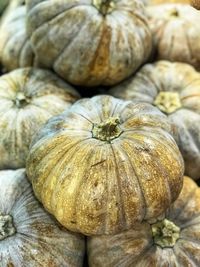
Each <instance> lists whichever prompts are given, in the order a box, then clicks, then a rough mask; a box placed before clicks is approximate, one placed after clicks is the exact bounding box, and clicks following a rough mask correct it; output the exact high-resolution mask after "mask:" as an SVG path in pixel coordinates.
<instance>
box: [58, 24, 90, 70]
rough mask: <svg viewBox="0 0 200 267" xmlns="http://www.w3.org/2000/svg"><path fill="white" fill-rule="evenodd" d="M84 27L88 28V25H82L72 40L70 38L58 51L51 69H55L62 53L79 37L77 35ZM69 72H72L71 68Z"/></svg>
mask: <svg viewBox="0 0 200 267" xmlns="http://www.w3.org/2000/svg"><path fill="white" fill-rule="evenodd" d="M85 27H88V24H84V23H82V25H81V27H80V28H79V31H78V32H76V34H75V35H74V36H73V37H72V38H70V42H68V43H66V44H65V45H64V46H63V48H62V49H61V50H60V51H59V53H58V55H56V57H55V58H54V59H53V61H54V63H53V69H57V67H56V64H57V63H59V60H60V57H62V53H64V51H65V50H66V49H67V48H68V47H69V46H71V45H72V44H73V43H74V42H75V40H76V38H77V37H78V36H79V34H81V33H82V30H83V29H84V28H85ZM70 71H71V72H72V68H71V69H70Z"/></svg>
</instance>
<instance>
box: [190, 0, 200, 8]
mask: <svg viewBox="0 0 200 267" xmlns="http://www.w3.org/2000/svg"><path fill="white" fill-rule="evenodd" d="M191 5H192V6H193V7H194V8H196V9H198V10H200V1H199V0H191Z"/></svg>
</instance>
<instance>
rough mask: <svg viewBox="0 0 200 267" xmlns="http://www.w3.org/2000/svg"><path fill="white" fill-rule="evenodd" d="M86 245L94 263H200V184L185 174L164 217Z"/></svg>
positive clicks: (96, 266) (138, 266) (176, 266)
mask: <svg viewBox="0 0 200 267" xmlns="http://www.w3.org/2000/svg"><path fill="white" fill-rule="evenodd" d="M87 247H88V257H89V266H91V267H101V266H102V267H111V266H112V267H133V266H134V267H168V266H173V267H189V266H190V267H199V266H200V189H199V187H197V185H196V184H195V182H193V181H192V180H191V179H190V178H189V177H184V184H183V189H182V191H181V194H180V196H179V197H178V199H177V200H176V201H175V202H174V204H173V205H172V206H171V207H170V210H168V212H166V216H165V218H163V219H161V220H160V221H154V222H151V223H147V222H145V223H143V224H141V225H137V226H136V227H134V228H133V229H132V230H130V231H126V232H122V233H120V234H118V235H113V236H99V237H91V238H88V242H87Z"/></svg>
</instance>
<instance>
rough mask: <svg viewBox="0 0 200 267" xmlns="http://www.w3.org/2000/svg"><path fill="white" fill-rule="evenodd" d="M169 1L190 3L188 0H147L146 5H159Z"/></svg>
mask: <svg viewBox="0 0 200 267" xmlns="http://www.w3.org/2000/svg"><path fill="white" fill-rule="evenodd" d="M169 3H179V4H190V0H149V1H148V5H160V4H169Z"/></svg>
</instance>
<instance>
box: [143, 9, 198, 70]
mask: <svg viewBox="0 0 200 267" xmlns="http://www.w3.org/2000/svg"><path fill="white" fill-rule="evenodd" d="M147 13H148V17H149V26H150V28H151V30H152V34H153V39H154V45H155V50H156V55H157V59H165V60H169V61H178V62H185V63H188V64H191V65H193V66H194V67H195V68H197V69H198V70H200V16H199V12H198V11H197V10H195V9H194V8H193V7H191V6H190V5H182V4H165V5H156V6H149V7H147Z"/></svg>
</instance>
